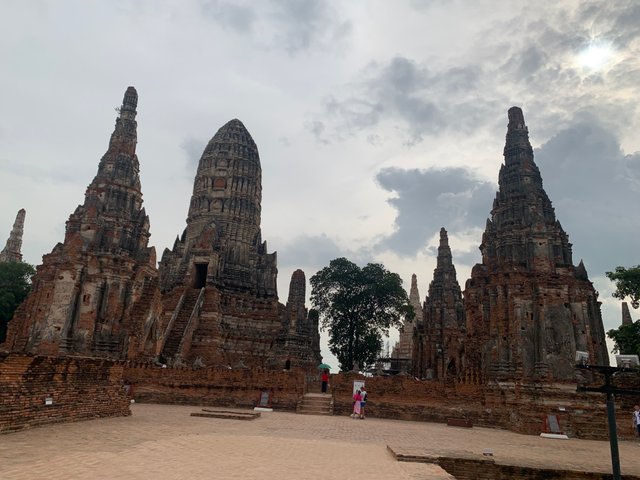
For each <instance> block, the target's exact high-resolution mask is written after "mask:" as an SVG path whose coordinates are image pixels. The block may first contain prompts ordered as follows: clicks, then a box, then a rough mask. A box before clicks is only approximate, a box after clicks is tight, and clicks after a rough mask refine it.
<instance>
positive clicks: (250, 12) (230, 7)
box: [201, 0, 256, 33]
mask: <svg viewBox="0 0 640 480" xmlns="http://www.w3.org/2000/svg"><path fill="white" fill-rule="evenodd" d="M201 8H202V11H203V12H204V13H205V15H206V16H207V17H209V18H210V19H211V20H214V21H215V22H216V23H218V24H219V25H221V26H222V27H224V28H228V29H231V30H234V31H236V32H238V33H250V32H251V31H252V30H253V26H254V22H255V19H256V14H255V9H253V8H251V6H250V5H242V4H238V3H232V2H224V1H220V0H205V1H202V2H201Z"/></svg>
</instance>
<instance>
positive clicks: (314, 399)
mask: <svg viewBox="0 0 640 480" xmlns="http://www.w3.org/2000/svg"><path fill="white" fill-rule="evenodd" d="M296 411H297V413H301V414H303V415H333V395H330V394H328V393H306V394H305V395H304V396H303V397H302V398H301V399H300V401H299V402H298V408H297V410H296Z"/></svg>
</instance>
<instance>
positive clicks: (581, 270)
mask: <svg viewBox="0 0 640 480" xmlns="http://www.w3.org/2000/svg"><path fill="white" fill-rule="evenodd" d="M575 277H576V278H577V279H578V280H589V275H587V269H586V267H585V266H584V262H583V261H582V260H580V263H579V264H578V266H577V267H576V272H575Z"/></svg>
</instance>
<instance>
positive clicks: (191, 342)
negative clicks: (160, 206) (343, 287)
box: [159, 120, 321, 368]
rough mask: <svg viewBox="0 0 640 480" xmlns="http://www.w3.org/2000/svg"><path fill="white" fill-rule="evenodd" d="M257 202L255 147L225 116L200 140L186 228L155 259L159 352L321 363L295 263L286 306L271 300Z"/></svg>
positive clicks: (276, 364) (223, 361) (183, 359)
mask: <svg viewBox="0 0 640 480" xmlns="http://www.w3.org/2000/svg"><path fill="white" fill-rule="evenodd" d="M261 202H262V168H261V166H260V156H259V154H258V148H257V147H256V144H255V142H254V141H253V138H251V135H250V134H249V132H248V131H247V129H246V128H245V126H244V125H243V124H242V122H240V121H239V120H231V121H230V122H228V123H227V124H226V125H224V126H222V127H221V128H220V129H219V130H218V132H217V133H216V134H215V135H214V136H213V138H212V139H211V141H209V143H208V145H207V146H206V148H205V150H204V152H203V154H202V157H201V158H200V162H199V164H198V170H197V173H196V177H195V181H194V185H193V195H192V197H191V202H190V204H189V212H188V215H187V227H186V228H185V230H184V231H183V233H182V235H181V236H180V237H179V238H176V241H175V243H174V245H173V249H171V250H169V249H166V250H165V251H164V253H163V255H162V260H161V261H160V267H159V272H160V289H161V291H162V295H163V312H164V322H163V323H164V325H166V326H167V327H166V332H165V335H164V340H163V344H162V348H161V359H162V361H167V362H173V363H178V364H182V363H187V364H191V363H192V362H194V361H196V360H197V359H198V362H200V363H202V364H204V365H228V366H238V365H239V366H243V367H245V366H246V367H257V366H268V367H272V368H284V367H286V368H290V367H291V366H296V367H300V366H304V367H310V366H314V365H317V364H318V363H320V361H321V359H320V355H319V352H320V344H319V336H318V335H317V333H316V332H317V322H316V324H315V326H313V325H309V323H308V319H307V317H306V314H305V312H306V310H305V309H304V282H305V279H304V273H302V271H300V274H301V276H300V274H298V275H296V274H295V273H294V279H295V278H298V279H301V281H302V285H300V282H299V281H294V279H292V288H293V291H292V292H290V294H289V299H290V302H289V303H288V305H287V306H286V307H285V306H282V305H281V304H280V303H279V302H278V293H277V289H276V277H277V274H278V269H277V257H276V254H275V253H268V252H267V242H263V241H262V236H261V232H260V214H261ZM300 289H302V290H301V292H302V297H300V295H299V294H297V293H296V291H297V290H300ZM302 317H304V318H302ZM294 337H296V338H297V340H294ZM293 344H296V345H297V347H296V348H291V347H292V345H293Z"/></svg>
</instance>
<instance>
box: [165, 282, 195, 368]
mask: <svg viewBox="0 0 640 480" xmlns="http://www.w3.org/2000/svg"><path fill="white" fill-rule="evenodd" d="M199 294H200V289H199V288H189V289H188V290H187V291H186V293H185V298H184V302H183V304H182V307H181V308H180V312H178V316H177V317H176V321H175V323H174V324H173V328H172V329H171V332H169V338H167V341H166V342H165V344H164V348H163V349H162V355H163V356H164V358H166V359H170V358H173V357H174V356H175V354H176V353H178V347H179V346H180V341H181V340H182V336H183V335H184V330H185V328H187V324H188V323H189V318H190V317H191V313H192V312H193V307H194V306H195V304H196V301H197V300H198V295H199Z"/></svg>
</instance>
